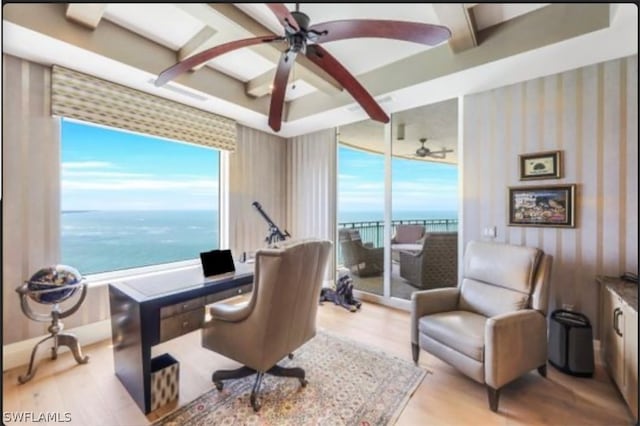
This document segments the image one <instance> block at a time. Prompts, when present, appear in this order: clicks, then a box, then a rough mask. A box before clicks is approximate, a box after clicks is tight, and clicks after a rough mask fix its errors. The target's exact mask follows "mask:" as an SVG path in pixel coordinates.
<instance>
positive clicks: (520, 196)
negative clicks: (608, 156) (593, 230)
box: [508, 184, 576, 228]
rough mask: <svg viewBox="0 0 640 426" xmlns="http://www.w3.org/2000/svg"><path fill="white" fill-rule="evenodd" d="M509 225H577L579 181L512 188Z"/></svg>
mask: <svg viewBox="0 0 640 426" xmlns="http://www.w3.org/2000/svg"><path fill="white" fill-rule="evenodd" d="M508 198H509V212H508V216H509V226H538V227H556V228H557V227H562V228H575V226H576V220H575V218H576V185H575V184H568V185H546V186H520V187H510V188H509V194H508Z"/></svg>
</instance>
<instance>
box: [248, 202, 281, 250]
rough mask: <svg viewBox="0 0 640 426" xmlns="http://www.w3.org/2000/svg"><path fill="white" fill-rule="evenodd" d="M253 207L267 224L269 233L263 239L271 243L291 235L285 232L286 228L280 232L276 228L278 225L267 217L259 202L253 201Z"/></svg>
mask: <svg viewBox="0 0 640 426" xmlns="http://www.w3.org/2000/svg"><path fill="white" fill-rule="evenodd" d="M251 205H252V206H253V207H255V208H256V210H258V213H260V215H261V216H262V218H263V219H264V220H265V221H266V222H267V224H268V225H269V234H268V235H267V238H265V241H266V242H267V243H268V244H269V245H271V244H273V243H275V242H278V241H284V240H285V239H287V237H291V235H289V232H287V230H286V229H285V230H284V232H282V231H281V230H280V228H278V225H276V224H275V223H274V222H273V221H272V220H271V218H270V217H269V215H268V214H266V213H265V211H264V210H262V206H261V205H260V203H259V202H257V201H254V202H253V203H252V204H251Z"/></svg>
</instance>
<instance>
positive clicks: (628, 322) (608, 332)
mask: <svg viewBox="0 0 640 426" xmlns="http://www.w3.org/2000/svg"><path fill="white" fill-rule="evenodd" d="M599 281H600V283H601V284H603V285H601V287H600V303H601V304H600V342H601V353H602V359H603V361H604V362H605V364H606V367H607V370H608V371H609V374H610V375H611V378H612V379H613V381H614V382H615V384H616V386H617V387H618V389H619V390H620V393H621V394H622V396H623V398H624V399H625V401H626V402H627V404H628V405H629V408H630V410H631V413H632V414H633V416H634V418H635V420H636V422H637V421H638V311H637V288H636V293H635V296H636V305H634V306H632V305H631V304H630V303H629V301H628V300H625V298H624V297H622V296H621V294H624V293H621V292H620V289H619V288H617V290H618V291H616V289H614V288H612V287H611V286H609V285H606V283H604V282H602V281H601V280H599Z"/></svg>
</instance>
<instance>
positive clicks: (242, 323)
mask: <svg viewBox="0 0 640 426" xmlns="http://www.w3.org/2000/svg"><path fill="white" fill-rule="evenodd" d="M331 246H332V243H331V242H330V241H324V240H318V239H300V240H289V241H287V242H280V243H276V245H275V247H274V248H268V249H260V250H258V251H257V252H256V256H255V274H254V283H253V292H252V293H251V297H250V300H249V301H248V303H246V304H242V305H230V304H224V303H218V304H214V305H211V306H209V311H210V314H211V319H210V320H208V321H205V323H204V326H203V329H202V346H203V347H205V348H207V349H210V350H212V351H215V352H217V353H219V354H221V355H223V356H226V357H228V358H231V359H232V360H234V361H237V362H239V363H241V364H243V367H241V368H239V369H236V370H218V371H216V372H214V373H213V376H212V380H213V382H214V383H215V385H216V388H217V389H218V390H222V387H223V381H224V380H229V379H236V378H241V377H246V376H249V375H252V374H256V381H255V383H254V385H253V390H252V392H251V397H250V400H251V405H252V407H253V409H254V411H258V410H259V409H260V402H259V400H258V396H259V391H260V385H261V383H262V379H263V377H264V375H265V373H267V374H271V375H275V376H286V377H295V378H297V379H298V380H300V384H301V385H302V386H303V387H304V386H306V384H307V382H306V380H305V372H304V370H303V369H302V368H284V367H280V366H278V365H277V362H278V361H280V360H282V359H283V358H284V357H286V356H287V355H289V354H292V353H293V351H295V350H296V349H297V348H299V347H300V346H302V345H303V344H304V343H305V342H307V341H308V340H310V339H311V338H312V337H314V336H315V334H316V312H317V309H318V300H319V298H320V289H321V287H322V281H323V278H324V274H325V269H326V267H327V261H328V259H329V252H330V251H331ZM291 356H292V355H290V357H291Z"/></svg>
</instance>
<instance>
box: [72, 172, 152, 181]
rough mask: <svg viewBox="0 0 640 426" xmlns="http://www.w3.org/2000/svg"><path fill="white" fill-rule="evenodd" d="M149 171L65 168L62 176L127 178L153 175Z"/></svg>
mask: <svg viewBox="0 0 640 426" xmlns="http://www.w3.org/2000/svg"><path fill="white" fill-rule="evenodd" d="M151 176H153V175H151V174H148V173H124V172H101V171H92V170H88V171H85V170H63V171H62V178H63V179H64V178H67V177H70V178H71V177H73V178H82V179H84V178H105V179H126V178H138V177H151Z"/></svg>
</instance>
